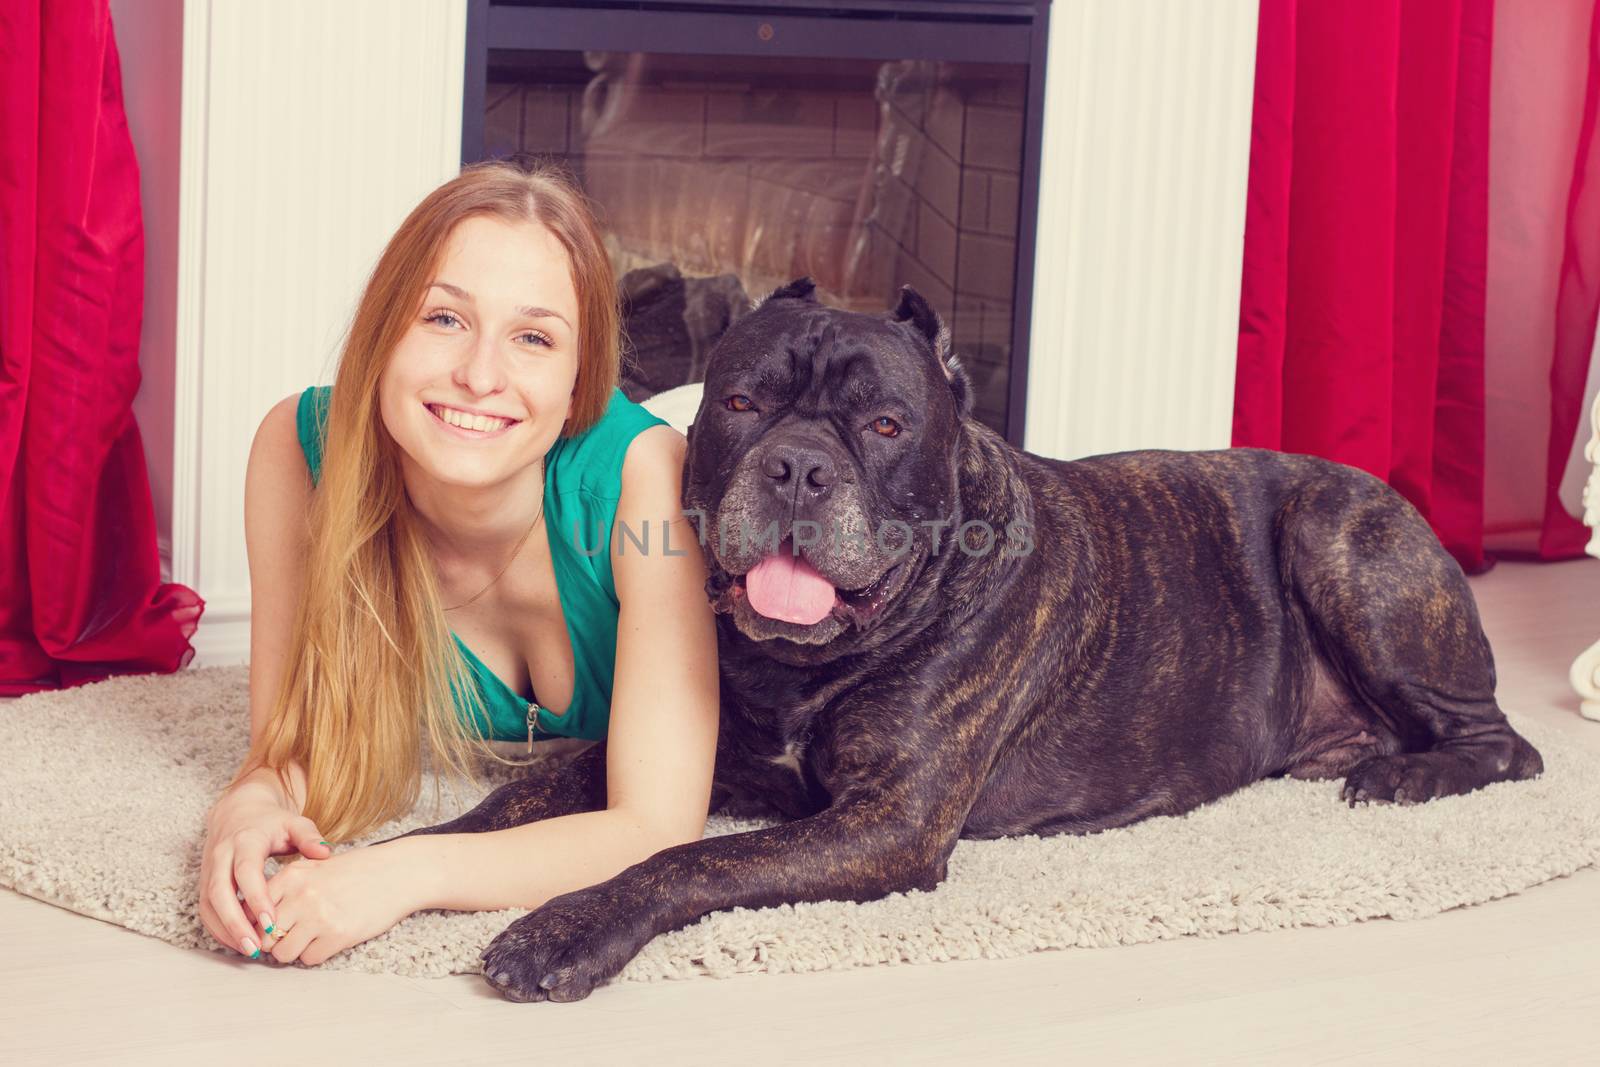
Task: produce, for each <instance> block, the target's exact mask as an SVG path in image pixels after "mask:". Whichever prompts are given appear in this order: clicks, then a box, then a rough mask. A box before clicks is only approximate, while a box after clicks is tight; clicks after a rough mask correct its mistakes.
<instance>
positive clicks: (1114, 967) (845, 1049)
mask: <svg viewBox="0 0 1600 1067" xmlns="http://www.w3.org/2000/svg"><path fill="white" fill-rule="evenodd" d="M1473 584H1474V588H1475V591H1476V593H1477V596H1478V601H1479V604H1480V606H1481V608H1482V610H1483V615H1484V619H1485V625H1486V626H1487V628H1488V631H1489V636H1490V638H1491V640H1492V642H1493V645H1494V648H1495V651H1496V658H1497V662H1498V664H1499V668H1500V697H1501V703H1502V705H1503V706H1505V707H1507V708H1510V709H1512V710H1514V711H1521V712H1524V713H1526V714H1530V715H1534V716H1537V717H1538V718H1539V719H1540V720H1542V721H1545V722H1549V723H1552V724H1554V725H1555V726H1556V727H1557V728H1558V729H1559V730H1561V731H1562V732H1563V735H1564V736H1566V737H1567V738H1569V739H1570V741H1571V742H1572V743H1573V744H1585V745H1591V746H1597V747H1600V723H1591V722H1587V721H1585V720H1582V719H1580V718H1579V717H1578V715H1577V712H1576V698H1575V697H1574V695H1573V694H1572V693H1571V692H1570V691H1569V690H1568V688H1567V681H1566V674H1567V667H1568V665H1569V664H1570V663H1571V661H1572V659H1573V657H1574V656H1575V655H1576V654H1577V653H1578V652H1579V651H1580V650H1581V649H1583V648H1584V647H1586V646H1587V645H1588V644H1589V643H1590V642H1592V641H1594V640H1596V639H1600V560H1582V561H1575V562H1572V563H1563V564H1557V565H1550V566H1542V567H1541V566H1532V565H1518V564H1501V565H1500V566H1499V567H1497V568H1496V569H1495V570H1493V571H1492V572H1490V573H1489V574H1488V575H1486V576H1484V577H1482V578H1479V579H1475V580H1474V583H1473ZM8 758H16V756H15V754H12V755H10V756H8ZM1597 1048H1600V872H1596V871H1594V870H1587V871H1582V872H1579V873H1578V874H1577V875H1574V876H1573V877H1571V878H1564V879H1560V880H1558V881H1556V882H1552V883H1548V884H1546V885H1543V886H1538V887H1535V888H1534V889H1531V890H1529V891H1528V892H1526V893H1524V894H1521V895H1519V896H1516V897H1511V898H1509V899H1506V900H1501V901H1496V902H1493V903H1490V904H1486V905H1483V906H1480V907H1474V908H1465V909H1460V910H1457V911H1454V912H1450V913H1447V914H1445V915H1440V916H1436V917H1434V918H1431V919H1423V920H1417V921H1413V922H1393V921H1388V920H1379V921H1375V922H1369V923H1362V924H1358V925H1355V926H1349V927H1344V928H1340V929H1306V930H1287V931H1278V932H1272V933H1255V934H1239V935H1229V936H1226V937H1222V938H1217V939H1214V940H1209V941H1206V940H1198V939H1192V938H1190V939H1184V940H1179V941H1171V942H1163V943H1159V944H1149V945H1137V946H1132V947H1125V948H1108V949H1085V950H1080V949H1074V950H1069V951H1064V952H1044V953H1036V954H1034V955H1032V956H1029V957H1025V958H1022V959H1016V960H1003V961H973V962H961V963H942V964H936V965H928V966H901V967H876V968H870V969H867V970H858V971H852V972H847V973H829V974H820V975H788V976H766V975H759V976H752V977H745V978H737V979H731V980H727V981H716V980H712V979H704V980H698V981H689V982H668V983H661V984H656V985H645V984H639V983H628V984H625V985H620V986H607V987H604V988H602V989H600V990H598V991H596V992H595V993H594V994H593V995H592V996H590V997H589V999H588V1000H585V1001H582V1002H580V1003H577V1004H510V1003H507V1002H505V1001H503V1000H501V999H500V998H499V997H498V996H496V995H495V994H494V993H493V992H492V991H491V990H490V989H489V988H488V986H487V985H485V984H484V983H483V981H482V979H480V978H478V977H476V976H457V977H455V978H451V979H443V980H434V979H428V980H424V979H406V978H400V977H393V976H384V975H364V974H336V973H319V972H318V971H316V970H315V969H300V968H284V969H272V968H269V967H266V966H263V965H261V964H259V963H251V962H249V961H244V960H241V959H240V958H239V957H238V956H232V955H228V956H224V955H220V954H218V955H207V954H203V953H199V952H192V951H185V950H180V949H177V948H173V947H172V946H170V945H167V944H165V943H163V942H160V941H157V940H154V939H151V938H147V937H143V936H141V935H139V934H136V933H133V932H131V931H129V930H125V929H122V928H120V927H117V926H112V925H110V924H107V923H102V922H99V921H97V920H94V919H88V918H84V917H82V916H79V915H75V914H72V913H71V912H67V911H64V910H62V909H59V908H55V907H52V906H50V905H48V904H42V903H39V902H38V901H34V900H31V899H28V898H25V897H22V896H19V895H17V894H15V893H12V892H10V891H6V890H0V1063H4V1064H19V1065H21V1064H27V1065H33V1064H60V1063H85V1062H108V1063H117V1064H136V1063H160V1064H175V1063H176V1064H186V1063H199V1062H205V1063H208V1064H238V1063H267V1062H272V1063H279V1064H291V1065H299V1064H320V1063H334V1062H341V1063H345V1062H348V1063H358V1064H359V1063H377V1062H382V1063H384V1064H390V1065H399V1064H413V1063H418V1064H423V1063H426V1064H434V1063H452V1064H453V1063H467V1064H470V1063H485V1064H491V1063H492V1064H497V1065H506V1064H525V1063H559V1064H567V1063H573V1062H577V1063H617V1062H624V1061H627V1062H633V1061H643V1062H649V1063H656V1062H665V1063H676V1062H702V1063H703V1062H712V1063H724V1062H729V1063H732V1062H738V1063H753V1064H767V1063H771V1062H774V1061H776V1062H789V1061H808V1062H822V1063H833V1062H868V1063H875V1064H881V1063H886V1062H904V1061H917V1062H944V1061H947V1062H954V1063H969V1062H975V1061H978V1060H985V1061H987V1060H998V1061H1036V1062H1037V1061H1051V1062H1060V1061H1065V1060H1066V1059H1068V1058H1071V1059H1072V1060H1074V1061H1077V1062H1081V1063H1091V1064H1092V1063H1102V1062H1111V1063H1161V1064H1166V1063H1174V1062H1178V1063H1190V1062H1214V1063H1223V1062H1226V1063H1229V1064H1233V1063H1292V1064H1304V1063H1339V1062H1359V1063H1374V1062H1382V1063H1388V1062H1394V1063H1407V1064H1419V1063H1420V1064H1433V1063H1451V1064H1456V1063H1496V1064H1503V1063H1508V1062H1509V1063H1539V1064H1556V1063H1578V1062H1596V1061H1597V1059H1600V1052H1597Z"/></svg>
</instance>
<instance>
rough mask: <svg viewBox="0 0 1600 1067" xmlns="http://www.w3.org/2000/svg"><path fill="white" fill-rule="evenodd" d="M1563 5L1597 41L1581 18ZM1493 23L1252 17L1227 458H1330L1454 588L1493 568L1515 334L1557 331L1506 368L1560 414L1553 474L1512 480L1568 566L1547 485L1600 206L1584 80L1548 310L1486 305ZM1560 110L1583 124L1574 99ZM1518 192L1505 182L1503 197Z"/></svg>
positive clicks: (1570, 414)
mask: <svg viewBox="0 0 1600 1067" xmlns="http://www.w3.org/2000/svg"><path fill="white" fill-rule="evenodd" d="M1576 2H1581V3H1583V4H1586V5H1587V7H1588V14H1589V16H1590V17H1589V19H1588V21H1587V22H1586V24H1585V26H1584V29H1585V31H1586V32H1585V37H1589V38H1592V33H1593V18H1592V16H1593V7H1594V0H1576ZM1534 6H1538V5H1534ZM1541 10H1542V9H1541ZM1525 14H1526V15H1527V17H1528V18H1529V19H1530V20H1531V19H1532V18H1536V17H1543V16H1536V15H1534V14H1533V13H1532V12H1525ZM1498 15H1499V13H1497V12H1496V10H1495V6H1494V3H1493V0H1406V2H1405V3H1403V4H1401V3H1397V2H1395V0H1364V2H1347V3H1340V4H1327V3H1320V2H1311V0H1306V2H1297V0H1262V4H1261V17H1260V29H1259V37H1258V45H1257V68H1256V86H1255V113H1254V123H1253V128H1252V140H1251V158H1250V184H1249V194H1248V207H1247V215H1246V229H1245V259H1244V276H1243V289H1242V293H1241V302H1240V331H1239V364H1238V376H1237V387H1236V391H1235V404H1234V426H1233V443H1234V444H1235V445H1240V446H1254V447H1263V448H1277V449H1282V450H1285V451H1290V452H1303V453H1310V454H1314V455H1320V456H1326V457H1328V458H1330V459H1335V460H1338V461H1340V462H1343V463H1348V464H1351V465H1352V466H1356V467H1360V468H1362V469H1364V470H1367V471H1370V472H1371V473H1373V474H1376V475H1378V476H1379V477H1382V478H1384V479H1386V480H1387V481H1388V482H1389V483H1390V484H1391V485H1393V486H1395V487H1396V488H1397V489H1398V490H1399V491H1400V492H1402V493H1403V494H1405V496H1406V497H1407V498H1408V499H1409V500H1411V502H1412V503H1413V504H1415V505H1416V507H1417V508H1418V509H1419V510H1420V511H1421V512H1422V513H1423V514H1424V515H1425V516H1427V518H1428V519H1429V521H1430V522H1431V523H1432V525H1433V528H1434V530H1435V531H1436V532H1437V533H1438V535H1439V538H1440V540H1441V542H1442V543H1443V544H1444V545H1445V547H1446V548H1448V549H1449V550H1450V551H1451V553H1452V554H1454V555H1455V557H1456V559H1457V560H1458V561H1459V562H1460V563H1461V564H1462V566H1463V567H1464V568H1465V569H1467V570H1468V571H1479V570H1482V569H1484V568H1485V567H1486V566H1488V564H1489V562H1490V556H1489V555H1488V553H1487V552H1486V540H1485V498H1486V484H1487V483H1486V473H1485V472H1486V449H1487V446H1488V442H1489V441H1490V440H1491V439H1494V438H1495V434H1494V433H1492V432H1491V425H1492V424H1491V421H1490V420H1491V419H1499V418H1501V417H1502V413H1501V408H1502V407H1503V405H1499V404H1497V403H1491V397H1490V396H1489V394H1488V393H1487V392H1486V368H1487V367H1488V365H1489V364H1490V363H1492V362H1493V358H1494V357H1492V356H1491V354H1490V353H1489V352H1488V351H1487V350H1486V336H1489V337H1493V338H1494V339H1495V343H1490V344H1489V346H1488V347H1489V349H1493V350H1494V351H1496V352H1498V351H1499V350H1500V349H1499V348H1495V344H1496V343H1498V342H1499V339H1501V338H1503V337H1504V336H1505V330H1504V328H1503V327H1504V325H1505V323H1506V322H1508V321H1512V320H1513V319H1514V320H1515V322H1517V323H1518V324H1521V325H1522V326H1523V327H1524V329H1523V332H1524V333H1527V332H1528V330H1527V328H1526V327H1527V326H1528V324H1533V323H1538V324H1543V325H1548V324H1549V323H1551V322H1556V323H1557V324H1558V328H1557V331H1556V340H1555V349H1554V351H1552V349H1551V348H1550V347H1549V345H1548V343H1547V344H1545V345H1544V346H1542V349H1541V353H1540V354H1538V355H1535V356H1531V357H1530V354H1529V353H1528V351H1527V350H1526V348H1525V347H1524V348H1523V349H1522V350H1521V351H1520V355H1521V357H1522V358H1521V363H1520V364H1519V365H1518V366H1517V367H1516V368H1515V369H1514V373H1516V374H1521V375H1523V376H1524V377H1528V376H1532V377H1533V378H1535V379H1537V380H1538V381H1539V382H1540V383H1545V382H1546V380H1547V379H1548V383H1549V384H1548V385H1545V384H1541V386H1540V388H1541V389H1548V390H1549V392H1548V394H1547V395H1546V396H1545V399H1546V400H1547V401H1548V403H1549V405H1550V410H1551V411H1559V412H1560V416H1559V417H1557V418H1553V419H1550V421H1549V422H1548V437H1547V443H1548V450H1549V457H1550V458H1549V462H1548V463H1546V462H1543V461H1542V460H1541V462H1539V463H1537V464H1534V466H1535V467H1536V470H1534V471H1532V472H1527V471H1524V472H1523V474H1522V478H1523V479H1524V480H1527V479H1529V478H1533V479H1536V480H1538V482H1539V484H1540V485H1542V486H1548V497H1547V501H1548V507H1547V508H1546V509H1545V511H1544V513H1543V514H1541V515H1540V516H1538V518H1537V520H1535V521H1536V523H1537V524H1542V527H1543V530H1544V533H1543V535H1542V536H1541V538H1540V539H1539V541H1538V545H1539V553H1540V554H1541V555H1543V556H1545V557H1547V558H1560V557H1565V556H1570V555H1575V554H1577V553H1578V552H1579V551H1580V550H1581V546H1582V543H1583V539H1582V537H1581V534H1582V527H1581V525H1580V524H1578V523H1577V520H1576V519H1575V518H1573V516H1572V515H1571V514H1569V513H1568V512H1567V511H1566V510H1565V509H1563V508H1562V506H1561V503H1560V501H1559V500H1558V499H1557V483H1559V482H1560V480H1561V478H1562V473H1563V469H1564V468H1565V466H1566V459H1567V454H1568V452H1569V451H1570V448H1571V445H1572V441H1573V434H1574V433H1575V431H1576V428H1577V412H1578V409H1579V408H1580V407H1581V405H1582V400H1583V398H1582V390H1583V374H1584V369H1585V368H1587V366H1588V363H1589V358H1590V352H1591V350H1592V347H1593V342H1594V335H1595V334H1594V328H1595V306H1596V305H1595V293H1596V282H1597V281H1600V278H1597V276H1596V274H1597V272H1596V267H1597V266H1600V264H1597V258H1600V228H1597V227H1596V226H1595V225H1594V222H1595V215H1596V204H1595V202H1594V201H1595V197H1596V196H1600V189H1597V188H1596V185H1597V182H1596V181H1595V180H1590V181H1588V182H1587V183H1586V182H1585V180H1584V179H1585V177H1586V176H1587V174H1588V173H1589V172H1588V171H1586V167H1585V160H1586V159H1587V158H1588V157H1589V155H1591V154H1592V151H1593V142H1592V133H1593V102H1594V90H1595V84H1596V82H1595V79H1596V76H1597V74H1600V64H1596V63H1594V62H1589V63H1588V64H1587V77H1588V100H1589V109H1588V112H1587V113H1586V114H1587V116H1588V117H1587V118H1586V119H1585V120H1584V121H1585V126H1584V130H1585V131H1586V132H1585V135H1584V136H1585V137H1586V138H1588V140H1586V141H1584V142H1583V144H1584V147H1583V148H1582V150H1580V151H1579V152H1578V153H1577V156H1576V160H1574V157H1573V155H1572V154H1570V153H1569V154H1567V155H1566V156H1565V172H1564V173H1565V176H1566V180H1565V181H1564V182H1563V183H1562V186H1561V197H1560V202H1559V203H1551V204H1550V205H1549V206H1548V210H1549V211H1550V212H1551V213H1552V215H1557V216H1563V217H1565V218H1566V220H1567V221H1566V229H1567V238H1568V241H1567V254H1568V257H1569V259H1570V261H1571V263H1572V266H1571V268H1570V270H1566V271H1565V272H1564V273H1563V275H1562V288H1561V303H1560V307H1559V309H1558V307H1557V306H1556V304H1555V301H1554V300H1553V299H1552V300H1550V301H1532V302H1525V303H1524V304H1523V305H1515V304H1514V303H1513V304H1511V305H1508V303H1507V302H1506V301H1505V300H1496V299H1494V297H1495V293H1492V292H1491V291H1490V279H1491V278H1493V277H1495V276H1496V272H1495V271H1492V270H1491V269H1490V267H1491V263H1492V262H1494V263H1497V264H1498V263H1501V262H1503V260H1504V255H1505V253H1504V250H1503V249H1502V247H1501V244H1503V243H1504V242H1499V241H1497V238H1496V234H1497V233H1499V232H1500V231H1498V230H1496V229H1495V228H1494V227H1492V226H1491V213H1492V212H1494V211H1496V210H1498V207H1497V205H1498V203H1499V202H1500V200H1501V199H1503V198H1504V197H1505V195H1506V194H1505V193H1503V192H1502V191H1500V190H1499V189H1498V188H1493V189H1492V187H1491V181H1490V178H1491V166H1490V164H1491V159H1492V158H1494V157H1492V152H1491V148H1492V146H1491V132H1492V131H1493V130H1498V129H1499V127H1498V126H1495V125H1493V124H1492V123H1491V103H1492V102H1495V101H1499V99H1500V96H1501V95H1502V92H1503V88H1502V83H1503V82H1504V81H1505V78H1506V77H1507V75H1508V73H1510V74H1515V73H1516V70H1517V67H1516V66H1515V63H1514V62H1513V61H1512V60H1511V59H1508V58H1507V57H1503V56H1501V54H1500V52H1499V49H1498V47H1497V45H1496V40H1495V38H1496V27H1497V25H1499V24H1500V22H1501V19H1500V18H1499V17H1498ZM1508 17H1509V16H1508ZM1592 44H1593V42H1592V39H1591V51H1592ZM1573 113H1574V116H1575V118H1574V123H1575V124H1576V116H1577V115H1579V114H1584V111H1583V106H1582V99H1581V98H1580V99H1579V100H1578V101H1577V103H1576V105H1575V110H1574V112H1573ZM1499 118H1501V119H1504V120H1506V121H1512V122H1514V121H1516V118H1515V116H1512V115H1509V114H1508V115H1503V116H1499ZM1497 136H1498V134H1497ZM1515 173H1516V172H1515V167H1514V166H1513V167H1511V168H1509V169H1507V168H1505V167H1501V168H1498V169H1497V171H1496V176H1497V180H1498V181H1499V182H1501V183H1502V185H1503V183H1505V182H1507V181H1515V180H1516V178H1515ZM1592 173H1593V176H1594V178H1597V179H1600V169H1592ZM1508 175H1511V177H1507V176H1508ZM1569 190H1570V193H1571V198H1572V204H1573V206H1572V207H1570V208H1569V206H1568V203H1567V199H1568V196H1567V194H1568V191H1569ZM1546 199H1548V196H1547V197H1546ZM1586 221H1587V223H1588V225H1587V226H1585V225H1584V223H1585V222H1586ZM1497 257H1498V258H1497ZM1491 315H1492V316H1494V319H1493V323H1491ZM1501 347H1502V348H1503V346H1501ZM1574 374H1576V385H1575V386H1574V385H1573V384H1572V381H1571V379H1572V378H1573V376H1574ZM1506 417H1510V418H1514V417H1516V413H1515V412H1514V411H1511V412H1508V414H1507V415H1506ZM1540 418H1541V419H1544V418H1548V413H1546V412H1541V413H1540ZM1558 452H1559V456H1560V462H1559V463H1558V462H1557V459H1556V456H1557V453H1558ZM1488 466H1491V467H1492V466H1493V464H1492V463H1490V464H1488ZM1489 481H1491V482H1492V481H1493V479H1490V480H1489ZM1489 491H1493V489H1492V488H1491V489H1490V490H1489ZM1573 529H1576V531H1577V533H1578V535H1579V536H1577V537H1576V538H1574V537H1571V536H1569V535H1570V533H1571V531H1572V530H1573ZM1491 547H1493V546H1491Z"/></svg>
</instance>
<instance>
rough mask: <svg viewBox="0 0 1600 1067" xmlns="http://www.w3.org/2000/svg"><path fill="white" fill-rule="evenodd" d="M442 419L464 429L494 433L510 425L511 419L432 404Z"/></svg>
mask: <svg viewBox="0 0 1600 1067" xmlns="http://www.w3.org/2000/svg"><path fill="white" fill-rule="evenodd" d="M428 410H430V411H432V412H433V413H434V414H435V415H437V416H439V418H440V420H442V421H444V422H448V423H449V424H450V425H451V426H459V427H461V428H462V429H463V430H477V431H478V432H479V433H493V432H494V431H496V430H499V429H501V428H503V427H506V426H510V425H511V422H512V420H511V419H496V418H491V417H489V416H488V415H469V414H467V413H466V412H465V411H457V410H456V409H455V408H447V407H444V406H442V405H439V404H433V405H430V407H429V409H428Z"/></svg>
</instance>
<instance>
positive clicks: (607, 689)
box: [296, 385, 667, 741]
mask: <svg viewBox="0 0 1600 1067" xmlns="http://www.w3.org/2000/svg"><path fill="white" fill-rule="evenodd" d="M332 392H333V387H332V386H329V385H314V386H312V387H311V388H309V389H307V390H305V392H303V393H301V394H300V406H299V408H298V409H297V419H296V425H297V428H298V430H299V436H300V448H301V450H302V451H303V452H304V453H305V457H306V465H307V466H308V467H309V468H310V469H311V481H312V484H313V485H315V484H316V482H317V480H318V478H319V477H320V475H321V473H322V439H323V434H324V431H325V427H326V424H327V418H328V401H329V398H330V397H331V395H332ZM658 424H659V425H663V426H665V425H667V422H666V420H664V419H660V418H657V417H656V416H655V415H652V414H651V413H650V412H649V411H647V410H646V409H645V408H643V407H642V406H640V405H638V404H636V403H634V402H633V401H631V400H629V399H628V398H627V397H626V396H624V395H623V392H622V390H621V389H614V390H612V394H611V401H610V403H609V404H608V405H607V407H606V412H605V414H604V415H603V416H602V417H601V419H600V421H599V422H597V423H595V424H594V425H593V426H591V427H590V428H589V429H588V430H586V431H585V432H583V433H581V434H578V435H577V436H575V437H560V438H557V439H556V442H555V444H553V445H551V446H550V451H549V452H547V453H545V469H544V479H545V481H544V508H545V524H546V529H547V531H548V533H549V541H550V555H551V559H552V562H553V564H554V569H555V575H556V587H557V591H558V593H559V594H560V603H561V614H562V616H563V617H564V618H565V620H566V624H567V637H568V639H569V640H570V641H571V642H572V666H573V683H572V704H571V706H570V707H569V708H568V709H567V711H566V713H565V714H563V715H552V714H551V713H550V710H549V709H548V708H545V707H542V706H540V705H539V704H538V702H537V698H536V697H535V695H534V694H533V693H531V692H530V693H528V694H526V695H523V694H519V693H516V692H515V691H513V690H512V688H511V687H510V686H509V685H507V684H506V683H505V682H504V681H503V680H502V679H501V678H500V677H499V676H498V675H496V674H495V673H493V672H492V671H490V670H489V668H488V667H486V666H484V664H483V662H482V661H481V660H480V659H478V657H477V656H476V655H475V654H474V653H473V651H472V649H470V648H468V647H467V645H466V643H465V642H463V641H462V640H461V638H460V637H459V636H456V635H455V634H454V633H452V634H451V636H453V637H455V641H456V647H458V648H459V649H460V650H461V655H462V657H463V658H464V659H465V660H466V663H467V667H468V669H469V670H470V672H471V674H472V676H473V679H474V680H475V682H476V683H477V686H478V691H479V693H480V695H481V696H482V699H483V705H484V709H485V710H486V711H487V713H488V717H489V722H488V728H487V729H484V723H483V720H482V718H477V717H475V716H473V715H472V714H471V710H472V709H471V705H470V704H469V703H468V702H467V701H464V700H463V701H459V702H458V704H457V709H458V711H459V712H460V715H461V719H462V722H463V724H468V723H473V722H474V719H476V721H475V725H476V727H477V729H478V731H479V732H480V733H481V734H482V735H483V736H485V737H489V738H492V739H493V740H496V741H524V740H528V741H533V740H538V739H539V738H541V737H544V736H562V737H581V738H587V739H589V740H593V741H598V740H600V739H602V738H604V737H605V735H606V726H607V723H608V722H609V721H610V718H611V680H612V676H613V674H614V673H615V670H616V655H617V613H618V611H619V610H620V608H621V604H620V603H619V601H618V600H617V589H616V586H615V584H613V582H612V577H611V534H612V524H613V522H614V521H615V520H616V515H617V499H618V497H620V496H621V495H622V460H623V456H624V455H625V453H626V452H627V449H628V444H629V442H631V441H632V440H633V438H634V437H635V436H636V435H637V434H638V433H639V432H640V431H642V430H645V429H648V428H649V427H651V426H655V425H658Z"/></svg>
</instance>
